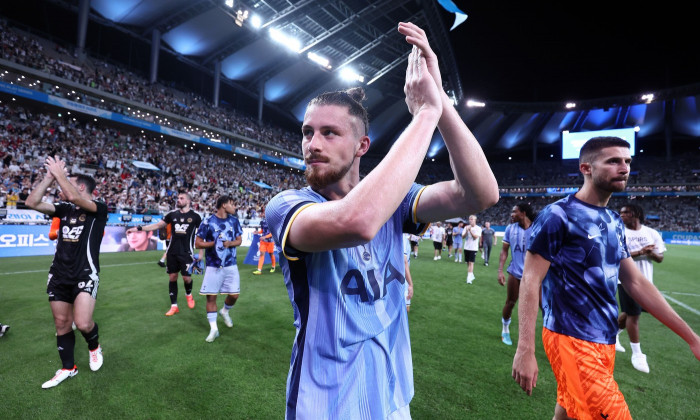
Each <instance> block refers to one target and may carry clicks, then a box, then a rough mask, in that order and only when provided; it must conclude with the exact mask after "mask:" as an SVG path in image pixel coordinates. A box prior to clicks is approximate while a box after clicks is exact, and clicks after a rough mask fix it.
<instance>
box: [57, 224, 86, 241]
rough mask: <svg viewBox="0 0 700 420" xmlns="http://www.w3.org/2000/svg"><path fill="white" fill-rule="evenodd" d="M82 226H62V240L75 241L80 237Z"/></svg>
mask: <svg viewBox="0 0 700 420" xmlns="http://www.w3.org/2000/svg"><path fill="white" fill-rule="evenodd" d="M83 228H84V226H76V227H68V226H63V229H62V233H63V240H64V241H68V242H76V241H77V240H78V239H80V234H82V233H83Z"/></svg>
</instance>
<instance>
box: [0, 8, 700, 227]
mask: <svg viewBox="0 0 700 420" xmlns="http://www.w3.org/2000/svg"><path fill="white" fill-rule="evenodd" d="M0 48H1V51H2V58H4V59H6V60H10V61H14V62H16V63H19V64H22V65H25V66H28V67H31V68H35V69H38V70H40V71H42V72H45V73H48V74H51V75H54V76H58V77H61V78H64V79H67V80H70V81H72V82H75V83H79V84H82V85H85V86H88V87H90V88H93V89H97V90H101V91H104V92H109V93H111V94H114V95H117V96H119V97H122V98H126V99H129V100H132V101H135V102H138V103H142V104H144V105H146V106H149V107H152V108H156V109H158V110H162V111H166V112H169V113H172V114H177V115H180V116H182V117H185V118H188V119H191V120H194V121H198V122H200V123H203V124H207V125H210V126H213V127H217V128H220V129H223V130H226V131H228V132H231V133H234V134H237V135H240V136H244V137H246V138H249V139H254V140H257V141H260V142H263V143H266V144H271V145H275V146H277V147H280V148H282V149H285V150H290V151H293V152H295V153H298V148H299V135H298V134H296V133H292V132H290V131H288V130H285V129H282V128H280V127H276V126H273V125H269V124H263V125H261V124H258V122H257V121H256V120H255V119H254V118H252V117H251V116H247V115H243V114H241V113H238V112H236V111H235V110H232V109H223V108H214V107H213V106H212V104H211V103H208V102H207V101H206V100H205V99H204V98H202V97H200V96H198V95H196V94H193V93H191V92H183V91H179V90H176V89H173V88H171V87H168V86H164V85H162V84H159V83H153V84H151V83H148V82H147V81H146V79H144V78H143V77H141V76H139V75H137V74H134V73H133V72H131V71H128V70H126V69H123V68H121V67H118V66H115V65H112V64H109V63H106V62H103V61H100V60H97V59H92V58H87V59H86V60H83V61H81V62H79V63H78V62H77V61H76V60H75V57H74V56H73V55H71V54H70V52H69V51H68V50H66V49H65V48H62V47H60V46H58V45H55V44H52V43H50V42H48V41H45V40H43V39H41V38H37V37H35V36H30V35H28V34H25V33H22V32H21V31H19V30H17V29H15V28H12V27H9V26H8V25H7V24H6V23H5V22H2V21H0ZM19 79H20V80H18V81H17V82H20V83H21V82H23V80H22V79H23V78H22V77H20V78H19ZM24 83H25V84H27V85H28V86H30V87H33V83H31V81H29V80H27V81H26V82H24ZM37 88H38V87H37ZM44 89H45V90H48V91H49V92H48V93H51V94H54V95H59V96H66V97H71V95H72V97H71V99H72V100H79V101H82V102H85V103H90V104H91V105H94V106H99V107H102V108H104V109H109V110H112V111H116V112H123V113H127V111H128V112H131V115H132V116H136V117H139V118H143V119H146V120H148V121H151V122H156V123H159V124H168V125H169V126H171V127H172V128H178V129H182V130H185V131H188V132H190V133H192V134H198V135H202V136H211V134H212V133H209V132H207V131H206V130H205V129H203V128H201V127H197V126H196V124H195V125H194V126H192V125H186V123H183V122H182V121H180V122H179V123H178V122H176V121H173V120H170V121H168V120H167V118H161V117H159V116H157V115H153V114H150V113H147V112H141V111H137V110H131V109H125V108H124V106H123V105H120V104H116V103H112V102H110V101H106V102H104V101H101V100H98V99H97V98H96V97H95V98H91V97H90V96H89V95H84V94H82V95H81V94H75V92H68V91H67V90H66V89H65V88H64V89H61V88H60V87H58V86H52V85H49V86H48V87H47V86H46V84H44ZM173 124H175V125H176V126H175V127H173ZM0 146H1V147H0V181H1V183H0V207H3V206H7V207H10V208H11V207H15V206H17V207H18V208H21V207H22V205H23V202H24V199H26V197H27V195H28V194H29V191H31V186H32V184H33V182H35V181H36V177H37V174H38V173H39V171H37V168H41V161H42V160H43V157H44V156H46V155H53V154H58V155H61V156H68V157H69V160H70V162H71V170H72V171H73V172H88V173H91V174H92V175H93V176H94V177H95V178H96V179H97V181H98V184H99V187H98V194H99V195H100V198H101V199H103V200H104V201H105V202H106V203H107V204H108V206H109V208H110V210H111V211H125V212H133V213H164V212H167V211H169V210H171V209H173V205H174V198H175V196H176V194H177V191H179V190H188V191H190V192H191V193H192V195H193V200H194V202H195V208H196V209H197V210H199V211H202V212H208V211H211V203H213V202H214V200H215V198H216V197H217V196H218V194H223V193H227V194H233V195H234V196H235V197H236V200H237V202H238V204H239V216H240V217H241V218H242V219H243V220H246V219H251V218H255V216H256V215H257V214H259V212H260V210H261V208H262V207H263V206H264V205H265V204H266V203H267V201H268V200H269V199H270V198H271V197H272V196H273V195H274V194H275V193H276V192H277V191H280V190H282V189H286V188H292V187H299V186H301V185H304V181H303V176H302V175H301V174H300V173H299V172H298V171H296V170H290V169H289V168H287V169H283V168H276V167H271V166H270V165H265V164H261V163H260V162H258V161H254V160H252V159H251V160H250V161H249V160H247V159H246V158H241V157H238V158H234V157H233V156H228V155H227V156H223V155H216V154H213V153H207V152H204V151H202V150H199V151H196V152H195V151H191V150H188V149H186V148H182V147H179V146H177V145H175V144H174V143H169V142H168V141H167V140H156V139H153V138H149V137H148V136H146V135H135V134H128V133H122V132H120V131H119V130H118V129H116V128H112V127H105V126H103V125H99V126H98V125H97V124H92V123H83V122H79V121H77V120H76V119H75V118H67V117H63V118H55V117H52V116H50V115H47V114H42V113H33V112H32V111H30V110H28V109H24V108H21V107H16V106H14V107H12V106H8V105H0ZM248 147H250V146H248ZM252 148H253V149H255V148H254V147H252ZM133 160H139V161H147V162H150V163H152V164H154V165H156V166H157V167H159V168H160V169H161V170H160V171H151V170H143V169H138V168H136V167H134V166H133V165H132V164H131V162H132V161H133ZM379 160H380V158H379V157H374V158H371V157H365V158H364V159H363V160H362V168H361V174H362V175H365V174H367V173H369V171H371V170H372V168H373V167H374V166H375V165H376V164H377V163H378V162H379ZM698 161H700V160H699V159H698V156H685V157H682V158H680V159H676V160H674V164H673V165H669V164H668V162H666V161H665V160H663V159H658V158H657V159H655V158H653V157H649V158H646V157H645V158H637V159H636V160H635V166H634V167H633V172H632V173H631V175H630V181H629V186H628V189H627V192H628V193H629V192H638V193H640V194H639V196H638V197H634V199H636V200H637V202H638V203H640V204H642V207H644V208H645V209H646V211H647V213H648V214H649V215H650V216H651V217H650V218H649V220H648V224H649V225H651V226H652V227H654V228H656V229H660V230H679V231H700V226H698V222H697V221H698V220H700V218H699V217H698V214H699V213H700V212H699V208H700V200H699V199H698V198H697V197H696V196H681V197H673V198H666V197H663V198H658V197H649V196H647V195H645V194H644V193H649V192H697V191H700V179H699V176H700V170H699V169H698V168H697V167H696V166H694V165H696V163H697V162H698ZM492 169H493V171H494V173H495V174H496V177H497V180H498V182H499V185H500V186H501V193H502V194H503V195H504V196H503V197H502V198H501V200H500V202H499V203H498V205H496V206H494V207H492V208H490V209H487V210H486V211H484V212H482V213H481V214H479V218H480V219H481V220H482V221H483V220H489V221H491V223H492V224H494V225H505V224H507V223H508V220H509V214H510V209H511V208H512V206H513V205H514V204H515V203H516V202H517V201H520V200H522V199H525V200H526V201H529V202H531V204H532V205H533V206H534V207H535V209H538V210H539V209H541V208H542V207H544V206H545V205H546V204H549V203H550V202H552V201H554V200H556V199H557V198H558V197H556V196H552V195H548V192H550V191H551V188H561V189H566V188H567V187H577V186H580V185H581V183H582V179H581V175H580V173H579V171H578V165H577V162H575V161H558V162H554V161H547V162H546V163H543V164H541V165H532V164H531V163H522V162H504V163H498V162H492ZM448 177H451V171H450V169H449V166H448V165H446V164H444V162H431V161H429V160H426V162H425V164H424V165H423V168H422V169H421V172H420V173H419V175H418V179H417V181H418V182H420V183H424V184H431V183H434V182H438V181H441V180H443V179H447V178H448ZM258 183H263V184H267V185H269V186H270V188H266V187H261V186H260V185H261V184H258ZM532 193H536V194H542V196H541V197H532V196H531V195H532ZM518 194H522V195H523V197H525V195H526V194H530V195H528V196H527V197H526V198H523V197H517V195H518ZM45 199H46V200H56V199H57V197H56V191H55V190H51V191H49V192H48V193H47V196H46V198H45ZM626 200H628V198H625V197H614V198H613V200H612V201H611V207H612V208H617V207H615V206H618V207H619V206H620V205H621V204H623V202H624V201H626ZM618 201H619V203H618Z"/></svg>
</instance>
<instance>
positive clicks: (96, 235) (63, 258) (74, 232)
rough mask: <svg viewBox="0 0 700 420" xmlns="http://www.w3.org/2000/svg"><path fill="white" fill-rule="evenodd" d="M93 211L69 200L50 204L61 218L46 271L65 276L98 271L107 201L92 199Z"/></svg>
mask: <svg viewBox="0 0 700 420" xmlns="http://www.w3.org/2000/svg"><path fill="white" fill-rule="evenodd" d="M94 203H95V204H96V205H97V211H95V212H94V213H93V212H91V211H88V210H85V209H82V208H80V207H77V206H76V205H75V204H73V203H68V202H60V203H56V204H54V207H55V209H56V212H55V213H54V217H58V218H60V219H61V228H60V229H59V230H58V242H57V245H56V254H55V255H54V257H53V264H51V269H50V270H49V273H51V274H53V275H55V276H59V277H62V278H68V279H95V278H96V277H97V275H98V273H99V272H100V244H101V243H102V237H103V236H104V230H105V225H106V224H107V217H108V214H107V205H106V204H105V203H103V202H100V201H95V202H94Z"/></svg>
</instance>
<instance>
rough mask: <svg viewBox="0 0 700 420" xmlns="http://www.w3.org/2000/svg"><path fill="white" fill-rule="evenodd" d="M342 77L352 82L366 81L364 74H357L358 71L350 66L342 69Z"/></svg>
mask: <svg viewBox="0 0 700 420" xmlns="http://www.w3.org/2000/svg"><path fill="white" fill-rule="evenodd" d="M340 77H341V78H342V79H343V80H347V81H352V82H360V83H362V82H364V81H365V78H364V76H362V75H360V74H357V72H355V70H353V69H351V68H349V67H343V69H342V70H340Z"/></svg>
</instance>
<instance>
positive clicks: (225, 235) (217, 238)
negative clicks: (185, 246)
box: [195, 195, 243, 343]
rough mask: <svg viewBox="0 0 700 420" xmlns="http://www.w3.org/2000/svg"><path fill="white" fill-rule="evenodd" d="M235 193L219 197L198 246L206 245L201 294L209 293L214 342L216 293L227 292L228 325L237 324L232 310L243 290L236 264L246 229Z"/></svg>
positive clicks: (225, 314)
mask: <svg viewBox="0 0 700 420" xmlns="http://www.w3.org/2000/svg"><path fill="white" fill-rule="evenodd" d="M234 214H236V206H235V204H234V201H233V197H231V196H229V195H224V196H221V197H219V198H218V199H217V200H216V213H214V214H212V215H210V216H208V217H207V218H206V219H205V220H204V222H203V223H202V224H201V225H200V226H199V230H198V231H197V239H196V240H195V246H196V247H197V248H199V249H205V250H206V252H205V260H206V266H207V268H206V271H205V272H204V280H202V288H201V289H200V291H199V294H200V295H204V296H206V297H207V320H208V321H209V326H210V327H211V330H210V331H209V335H208V336H207V338H206V341H207V342H209V343H211V342H212V341H214V340H215V339H216V338H217V337H218V336H219V327H218V326H217V323H216V318H217V315H218V313H217V311H216V310H217V307H216V296H217V295H219V294H222V295H226V299H225V300H224V307H223V308H221V312H219V313H220V314H221V317H222V318H223V319H224V324H226V326H227V327H229V328H231V327H233V320H231V315H230V314H229V311H230V310H231V308H233V305H235V304H236V301H237V300H238V296H239V294H240V293H241V278H240V276H239V273H238V266H237V265H236V247H237V246H239V245H240V244H241V243H242V242H243V238H242V235H243V229H242V228H241V224H240V223H239V222H238V218H237V217H235V216H234Z"/></svg>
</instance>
